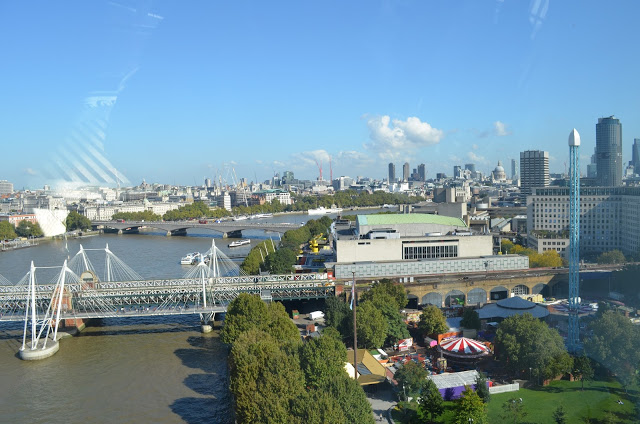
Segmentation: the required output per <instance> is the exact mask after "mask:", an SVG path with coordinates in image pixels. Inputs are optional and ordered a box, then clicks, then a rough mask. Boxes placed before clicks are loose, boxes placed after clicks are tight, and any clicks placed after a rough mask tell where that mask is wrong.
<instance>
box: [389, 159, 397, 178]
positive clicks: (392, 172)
mask: <svg viewBox="0 0 640 424" xmlns="http://www.w3.org/2000/svg"><path fill="white" fill-rule="evenodd" d="M395 182H396V164H395V163H390V164H389V183H395Z"/></svg>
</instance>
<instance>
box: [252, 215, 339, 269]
mask: <svg viewBox="0 0 640 424" xmlns="http://www.w3.org/2000/svg"><path fill="white" fill-rule="evenodd" d="M331 222H332V221H331V218H329V217H328V216H323V217H322V218H320V219H317V220H315V219H310V220H309V221H307V223H306V224H305V225H303V226H302V227H300V228H296V229H295V230H289V231H287V232H285V233H284V235H283V236H282V240H281V241H280V243H279V246H278V248H277V249H275V248H274V242H273V241H272V240H266V241H263V242H261V243H259V244H258V245H256V246H254V247H253V248H252V249H251V251H250V252H249V254H248V255H247V257H246V258H245V259H244V261H243V262H242V265H241V268H242V269H243V270H244V272H246V273H247V274H251V275H257V274H258V273H259V272H260V271H267V272H270V273H271V274H288V273H290V272H291V271H292V267H293V265H294V264H295V263H296V257H297V254H298V251H299V250H300V246H301V245H303V244H305V243H308V242H309V241H310V240H311V239H312V238H314V237H316V236H319V235H322V234H325V233H326V232H327V231H328V229H329V227H330V226H331Z"/></svg>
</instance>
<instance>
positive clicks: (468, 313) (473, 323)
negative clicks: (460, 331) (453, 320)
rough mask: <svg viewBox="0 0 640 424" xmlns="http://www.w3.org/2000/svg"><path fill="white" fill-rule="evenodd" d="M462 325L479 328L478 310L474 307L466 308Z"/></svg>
mask: <svg viewBox="0 0 640 424" xmlns="http://www.w3.org/2000/svg"><path fill="white" fill-rule="evenodd" d="M460 325H462V326H463V327H464V328H471V329H474V330H479V329H480V315H478V312H477V311H476V310H475V309H473V308H464V311H463V313H462V320H461V321H460Z"/></svg>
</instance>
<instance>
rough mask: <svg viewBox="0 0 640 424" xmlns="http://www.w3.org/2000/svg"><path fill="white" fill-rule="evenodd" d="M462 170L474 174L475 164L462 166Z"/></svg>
mask: <svg viewBox="0 0 640 424" xmlns="http://www.w3.org/2000/svg"><path fill="white" fill-rule="evenodd" d="M464 169H468V170H469V172H471V173H472V174H474V173H475V172H476V164H475V163H467V164H465V165H464Z"/></svg>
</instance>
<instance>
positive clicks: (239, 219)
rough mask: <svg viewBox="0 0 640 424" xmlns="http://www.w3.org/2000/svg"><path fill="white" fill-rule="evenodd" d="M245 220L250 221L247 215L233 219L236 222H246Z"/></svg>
mask: <svg viewBox="0 0 640 424" xmlns="http://www.w3.org/2000/svg"><path fill="white" fill-rule="evenodd" d="M245 219H249V217H248V216H247V215H240V216H234V217H233V220H234V221H244V220H245Z"/></svg>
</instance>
